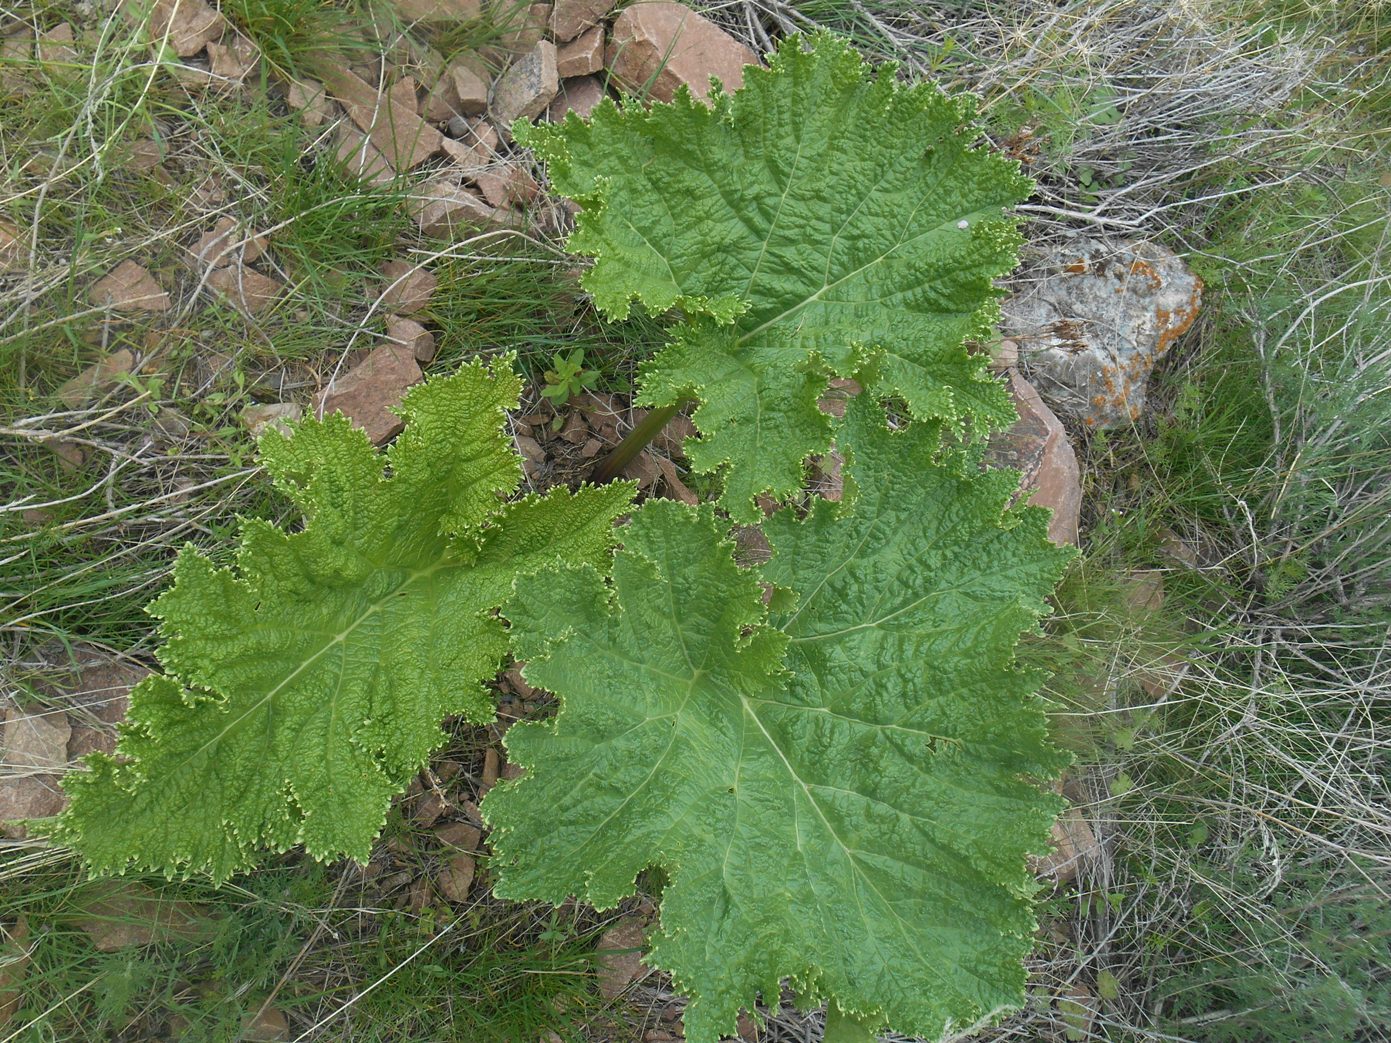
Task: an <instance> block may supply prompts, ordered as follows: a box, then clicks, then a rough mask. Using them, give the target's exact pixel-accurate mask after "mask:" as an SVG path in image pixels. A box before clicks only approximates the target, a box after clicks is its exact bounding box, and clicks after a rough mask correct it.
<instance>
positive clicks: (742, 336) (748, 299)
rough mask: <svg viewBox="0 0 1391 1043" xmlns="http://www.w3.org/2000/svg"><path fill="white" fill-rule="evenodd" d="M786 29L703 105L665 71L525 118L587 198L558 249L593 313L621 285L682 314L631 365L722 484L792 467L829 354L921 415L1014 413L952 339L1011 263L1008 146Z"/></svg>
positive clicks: (1001, 418) (739, 483)
mask: <svg viewBox="0 0 1391 1043" xmlns="http://www.w3.org/2000/svg"><path fill="white" fill-rule="evenodd" d="M810 39H811V43H810V48H809V49H804V41H803V38H801V37H791V38H788V39H787V40H786V41H784V43H783V44H782V46H781V47H780V49H779V50H778V51H777V53H776V54H774V55H773V56H772V57H771V59H770V66H769V68H767V69H754V68H750V69H748V70H747V71H746V73H745V78H744V87H743V89H742V90H740V91H738V92H737V93H736V94H734V95H722V94H716V95H714V96H713V97H712V100H711V106H710V107H708V108H707V107H706V106H705V105H703V104H701V103H699V102H697V101H695V100H693V99H692V97H691V96H690V94H689V93H686V92H680V93H678V96H677V98H676V100H675V101H674V102H673V103H671V104H669V105H664V104H656V105H653V106H652V107H651V109H650V111H648V110H645V109H643V108H642V107H641V106H639V105H637V104H629V105H627V106H625V107H623V108H621V109H620V108H619V107H616V106H614V105H613V104H611V103H606V104H603V105H601V106H599V108H597V109H596V110H595V111H594V113H593V115H592V117H591V119H590V120H589V122H585V121H582V120H581V119H579V118H578V117H577V116H574V115H571V116H570V117H568V118H567V119H566V120H565V122H564V123H561V124H555V125H545V126H531V127H519V128H518V138H519V140H522V141H524V142H525V143H526V144H527V145H530V146H531V147H533V148H535V149H536V151H537V152H538V153H539V154H540V155H541V156H542V157H543V158H544V159H546V160H547V161H548V165H549V173H550V178H551V181H552V183H553V185H554V186H555V187H556V188H557V189H558V190H559V191H560V192H563V193H565V194H566V195H569V196H571V197H573V198H575V199H576V200H578V201H579V202H580V204H581V205H582V207H583V212H582V213H581V214H580V217H579V222H578V227H577V229H576V231H575V233H574V235H573V236H571V239H570V244H569V245H570V248H571V249H572V250H574V251H576V252H578V253H582V254H588V255H590V256H592V257H594V258H595V263H594V266H593V268H592V269H591V270H590V271H589V272H588V273H587V274H586V276H585V278H584V286H585V288H586V289H588V290H589V291H590V292H591V293H592V294H593V295H594V299H595V302H596V304H597V305H598V306H599V308H600V309H602V310H603V311H604V312H605V313H607V314H609V315H610V316H613V317H616V318H622V317H624V316H626V315H627V314H628V311H629V307H630V304H631V302H632V301H633V300H634V299H636V300H637V301H638V302H639V303H640V304H641V305H642V306H643V307H644V308H646V309H647V310H648V311H649V312H651V313H653V314H659V313H661V312H664V311H666V310H667V309H668V308H671V307H672V306H677V307H679V308H681V309H682V310H683V311H684V313H685V314H686V316H687V317H688V321H686V322H685V323H684V324H682V325H681V326H679V327H678V328H677V330H676V331H675V334H674V338H673V342H672V343H671V344H670V345H668V346H667V347H666V349H665V350H663V351H661V352H660V353H659V354H658V355H657V356H656V357H655V358H654V359H652V360H651V361H650V363H648V364H647V365H646V366H645V367H644V369H643V371H642V397H643V400H644V401H645V402H646V403H647V404H651V405H664V404H668V403H671V402H675V401H677V400H679V399H680V398H682V397H685V396H695V397H696V398H697V399H698V400H699V402H700V406H699V408H698V409H697V411H696V413H695V416H694V419H695V422H696V426H697V428H698V429H699V431H700V433H701V438H700V441H699V442H698V443H697V444H695V445H694V446H692V447H691V448H690V449H689V456H690V459H691V461H692V463H693V464H695V465H696V467H697V468H699V469H701V470H704V471H713V470H717V469H721V468H725V469H726V470H725V474H726V481H727V488H726V492H725V497H724V501H723V502H724V505H725V506H726V507H728V508H729V509H730V511H731V512H732V513H734V514H735V515H736V517H738V518H740V519H741V520H752V518H753V511H754V508H753V497H754V495H755V494H756V493H758V492H761V491H764V490H767V491H769V492H771V493H772V494H774V495H775V496H782V495H785V494H788V493H791V492H793V491H795V490H796V489H798V488H800V486H801V483H802V478H803V474H802V463H803V461H804V459H805V458H806V456H807V454H809V453H816V452H824V451H825V449H826V448H827V445H828V444H829V439H830V428H829V423H828V420H827V418H826V417H825V416H823V415H822V414H821V413H820V412H818V410H817V408H816V402H817V398H818V395H819V394H820V393H821V392H822V391H823V390H824V389H825V388H826V386H827V382H828V379H829V377H830V376H831V375H837V376H841V377H856V378H857V379H861V380H862V382H866V383H868V384H870V385H872V386H873V387H874V388H875V390H876V391H877V393H878V394H879V395H880V396H881V397H887V396H890V395H897V396H899V397H901V398H902V399H904V400H905V401H906V402H907V403H908V405H909V406H910V407H911V409H912V411H913V414H914V415H915V416H917V417H921V418H939V419H942V420H945V421H947V422H949V423H951V424H953V425H955V426H961V425H964V424H966V423H969V424H970V425H972V426H973V427H974V428H975V429H986V428H992V427H998V426H1002V425H1004V424H1007V423H1009V422H1010V421H1011V420H1012V419H1013V410H1012V408H1011V406H1010V402H1009V397H1008V395H1007V393H1006V392H1005V390H1004V389H1003V387H1001V386H999V385H998V384H997V383H996V382H993V381H991V380H990V379H989V378H988V377H987V376H985V374H984V372H983V366H984V361H985V360H984V359H983V358H981V357H979V356H971V355H968V354H967V352H966V351H965V349H964V348H963V346H962V341H963V340H964V339H965V338H968V337H973V336H978V335H981V334H983V333H984V332H985V331H987V330H988V328H989V326H990V323H991V322H992V321H993V320H994V318H995V314H996V308H995V296H996V291H995V290H993V289H992V287H991V280H992V279H994V278H995V277H997V276H1000V275H1002V274H1004V273H1005V272H1007V271H1008V270H1009V269H1010V268H1012V267H1013V266H1014V264H1015V261H1016V248H1017V243H1018V236H1017V233H1016V231H1015V229H1014V224H1013V221H1012V220H1010V219H1007V218H1005V217H1004V213H1005V210H1006V209H1007V208H1008V207H1010V206H1012V205H1013V204H1015V203H1017V202H1019V201H1020V200H1022V199H1023V198H1025V197H1026V196H1027V195H1028V192H1029V189H1030V183H1029V181H1028V179H1027V178H1025V177H1023V176H1022V175H1020V173H1019V172H1018V167H1017V164H1015V163H1012V162H1011V161H1009V160H1007V159H1005V158H1003V157H1001V156H998V155H995V154H992V153H990V152H988V151H986V150H984V149H983V148H978V147H974V146H973V144H972V142H973V139H974V138H975V137H976V132H975V131H973V130H971V129H969V128H968V126H967V124H968V121H969V119H970V118H971V116H972V115H973V113H972V108H971V103H970V100H969V99H967V98H948V97H947V96H945V95H944V94H942V93H941V92H940V91H939V90H937V89H936V88H935V87H933V86H930V85H917V86H911V87H907V86H902V85H899V84H898V83H897V82H896V81H895V70H894V69H893V68H892V67H887V68H885V69H884V70H882V71H881V72H880V74H879V75H878V76H877V77H876V76H873V75H871V72H870V70H869V68H868V67H867V66H866V65H865V64H864V63H863V62H862V61H861V60H860V59H859V57H858V56H857V55H856V54H855V53H854V52H853V51H852V50H851V49H850V48H849V46H848V45H847V44H846V43H844V42H843V41H842V40H840V39H839V38H837V37H834V36H831V35H828V34H818V35H816V36H813V37H811V38H810Z"/></svg>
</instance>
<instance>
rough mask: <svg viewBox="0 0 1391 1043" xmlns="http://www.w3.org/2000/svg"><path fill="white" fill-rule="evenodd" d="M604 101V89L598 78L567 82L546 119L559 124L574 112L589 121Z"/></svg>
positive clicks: (583, 78)
mask: <svg viewBox="0 0 1391 1043" xmlns="http://www.w3.org/2000/svg"><path fill="white" fill-rule="evenodd" d="M603 100H604V88H603V85H602V84H601V83H600V82H599V78H598V77H597V76H581V77H580V78H579V79H577V80H566V81H565V82H563V83H562V84H561V85H560V93H559V94H557V95H556V96H555V101H553V102H551V104H550V108H548V109H547V110H546V119H548V120H550V121H551V122H552V123H557V122H559V121H560V120H563V119H564V118H565V114H566V113H568V112H573V113H575V114H576V115H577V116H580V117H582V118H583V119H588V118H589V114H590V113H591V112H593V111H594V108H595V106H596V105H598V104H599V102H601V101H603Z"/></svg>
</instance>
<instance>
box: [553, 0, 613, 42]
mask: <svg viewBox="0 0 1391 1043" xmlns="http://www.w3.org/2000/svg"><path fill="white" fill-rule="evenodd" d="M617 6H618V0H555V10H553V11H552V12H551V33H552V34H553V35H554V36H555V38H556V40H557V41H559V42H561V43H564V42H565V41H566V40H573V39H574V38H575V37H577V36H579V35H580V33H582V32H584V31H585V30H586V29H589V28H591V27H597V26H598V25H599V23H600V22H602V21H603V20H604V18H605V17H606V16H607V15H608V13H609V12H610V11H612V10H613V9H614V8H615V7H617ZM602 31H603V30H602V29H601V30H600V32H602Z"/></svg>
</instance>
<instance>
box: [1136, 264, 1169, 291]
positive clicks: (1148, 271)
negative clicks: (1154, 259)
mask: <svg viewBox="0 0 1391 1043" xmlns="http://www.w3.org/2000/svg"><path fill="white" fill-rule="evenodd" d="M1130 274H1131V275H1138V276H1141V277H1142V278H1144V279H1145V280H1147V281H1148V282H1149V284H1150V289H1151V290H1157V289H1159V287H1160V286H1162V285H1163V280H1162V279H1161V278H1160V277H1159V273H1158V272H1157V271H1155V268H1154V265H1152V264H1150V263H1149V262H1148V261H1142V260H1139V259H1138V258H1137V259H1136V260H1133V261H1131V262H1130Z"/></svg>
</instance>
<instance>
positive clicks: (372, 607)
mask: <svg viewBox="0 0 1391 1043" xmlns="http://www.w3.org/2000/svg"><path fill="white" fill-rule="evenodd" d="M452 558H453V555H452V554H451V552H450V548H449V547H447V546H446V547H445V548H444V549H443V550H442V552H441V554H440V556H439V559H438V560H437V561H436V562H435V563H434V564H433V565H430V566H429V567H427V568H423V569H418V570H414V571H411V572H409V573H407V575H406V578H405V579H404V580H403V581H402V582H400V583H398V584H397V585H395V586H393V587H391V588H390V589H388V590H387V591H385V592H384V593H383V594H382V595H381V596H380V597H379V598H377V599H376V600H374V601H372V602H371V603H369V604H368V605H367V606H366V608H365V609H364V610H363V611H362V612H361V613H360V614H359V615H358V617H357V618H356V619H354V620H353V621H352V623H350V624H349V626H348V628H347V629H346V630H343V631H342V632H340V633H338V634H335V635H333V636H332V637H330V638H328V639H327V640H326V641H324V643H323V644H322V645H321V646H320V647H319V648H318V649H317V650H315V651H314V652H313V653H312V654H311V655H309V656H306V657H305V658H304V660H303V661H302V662H300V663H299V664H298V665H297V666H296V667H295V668H294V669H293V670H291V671H290V672H289V673H288V674H286V675H285V677H284V678H283V679H282V680H280V681H279V682H277V683H276V684H275V685H274V686H273V687H272V688H271V689H270V690H269V691H267V692H266V693H265V694H264V695H262V696H261V697H260V698H259V699H257V700H256V701H255V702H254V703H252V704H251V705H250V706H248V707H247V708H246V709H245V710H243V711H242V712H241V713H240V714H238V715H237V716H236V717H234V718H231V719H230V720H228V722H227V724H226V726H225V727H223V728H222V730H221V731H219V732H218V733H217V734H216V735H214V736H213V737H212V738H210V739H209V740H208V741H207V742H205V743H203V744H202V745H201V746H199V747H198V748H197V749H196V750H194V751H193V752H192V753H190V754H189V755H188V756H187V757H185V758H184V760H183V761H182V762H181V763H180V764H179V766H178V768H176V769H175V770H176V771H179V770H182V769H184V768H186V767H187V766H188V765H189V764H190V763H192V762H193V761H194V760H195V759H196V758H198V757H201V756H203V755H204V754H205V753H206V752H207V751H208V750H209V749H211V748H212V747H214V746H216V745H217V744H219V743H221V742H222V740H223V739H224V738H225V737H226V736H227V735H228V734H229V733H231V732H233V731H235V730H236V729H238V728H240V727H241V725H242V724H243V722H244V721H245V720H246V718H248V717H249V716H251V715H252V714H253V713H255V712H257V711H258V710H260V709H261V707H263V706H265V705H266V703H267V702H269V701H270V700H272V699H274V698H275V697H276V696H277V695H279V694H280V693H281V692H282V691H284V690H285V689H286V688H287V687H288V686H289V685H291V684H292V683H293V682H294V681H295V679H296V678H298V677H299V676H300V675H301V674H303V673H304V672H305V671H306V670H308V669H309V668H310V667H311V666H313V665H314V664H316V663H317V662H318V661H319V660H320V659H322V658H323V657H324V656H325V655H327V654H328V652H329V651H330V650H331V649H334V648H338V647H340V646H342V645H344V644H345V643H346V642H347V640H348V639H349V638H350V637H351V636H352V635H353V633H354V632H356V631H357V630H358V628H359V627H361V626H362V625H363V624H364V623H366V622H367V620H368V619H369V618H371V617H372V616H374V615H376V614H377V613H378V612H380V611H381V610H382V609H383V608H384V607H385V606H386V603H387V602H388V601H389V600H391V599H392V598H393V597H395V596H396V595H397V594H400V593H401V592H402V591H404V590H406V589H408V588H409V587H411V586H412V585H414V584H415V583H417V582H418V581H420V580H423V579H426V578H428V577H430V576H433V575H434V574H435V573H437V572H439V571H441V570H442V569H445V568H451V567H452V568H462V567H463V563H462V562H458V561H453V560H451V559H452ZM385 568H386V566H380V567H379V570H380V569H385ZM214 690H215V689H214ZM227 694H230V693H227ZM331 701H332V700H331ZM335 712H336V707H335Z"/></svg>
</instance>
